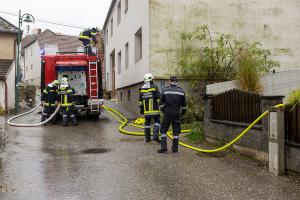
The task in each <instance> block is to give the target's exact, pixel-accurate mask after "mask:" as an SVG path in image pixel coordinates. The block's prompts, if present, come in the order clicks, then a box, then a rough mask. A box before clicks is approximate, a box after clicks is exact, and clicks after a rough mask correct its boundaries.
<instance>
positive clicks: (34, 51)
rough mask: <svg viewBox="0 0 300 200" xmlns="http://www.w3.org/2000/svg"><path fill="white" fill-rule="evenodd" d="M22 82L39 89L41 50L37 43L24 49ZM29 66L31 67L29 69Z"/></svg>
mask: <svg viewBox="0 0 300 200" xmlns="http://www.w3.org/2000/svg"><path fill="white" fill-rule="evenodd" d="M24 57H25V64H24V65H25V76H24V82H26V83H30V84H33V85H35V86H37V87H40V84H41V81H40V77H41V50H40V46H39V44H38V42H37V41H36V42H34V43H33V44H31V45H30V46H28V47H27V48H26V49H25V55H24ZM31 66H32V67H33V68H32V69H31Z"/></svg>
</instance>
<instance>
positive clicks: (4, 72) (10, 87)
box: [0, 59, 16, 111]
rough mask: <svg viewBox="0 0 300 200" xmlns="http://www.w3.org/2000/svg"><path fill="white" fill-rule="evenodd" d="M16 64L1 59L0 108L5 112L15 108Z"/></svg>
mask: <svg viewBox="0 0 300 200" xmlns="http://www.w3.org/2000/svg"><path fill="white" fill-rule="evenodd" d="M15 69H16V68H15V62H14V61H13V60H2V59H0V107H1V108H2V109H4V110H5V111H9V110H12V109H14V108H15Z"/></svg>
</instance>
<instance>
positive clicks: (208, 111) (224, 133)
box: [204, 96, 283, 161]
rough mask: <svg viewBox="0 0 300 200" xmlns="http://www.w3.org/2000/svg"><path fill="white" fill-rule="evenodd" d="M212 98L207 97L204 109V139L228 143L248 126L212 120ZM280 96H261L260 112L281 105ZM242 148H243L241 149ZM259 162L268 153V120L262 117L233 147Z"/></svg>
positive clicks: (265, 158) (264, 158) (265, 157)
mask: <svg viewBox="0 0 300 200" xmlns="http://www.w3.org/2000/svg"><path fill="white" fill-rule="evenodd" d="M212 97H213V96H207V97H206V99H205V108H204V131H205V135H206V137H207V138H208V140H209V139H213V140H218V141H224V142H229V141H232V140H233V139H234V138H236V137H237V136H238V135H239V134H240V133H241V132H242V131H243V130H244V129H246V128H247V127H248V126H249V124H245V123H237V122H230V121H220V120H212V119H211V115H212V106H211V101H212ZM282 98H283V97H282V96H263V97H262V100H261V110H262V112H264V111H266V110H268V108H269V107H271V106H275V105H277V104H279V103H282ZM243 147H244V148H243ZM234 148H235V149H236V150H240V151H241V152H242V153H246V154H248V155H250V156H253V157H255V158H257V159H260V160H265V161H266V160H267V154H266V153H267V152H268V118H267V117H264V118H263V119H262V121H261V124H259V125H255V126H254V127H253V128H252V129H251V130H250V131H249V132H248V133H247V134H246V135H245V136H244V137H242V138H241V139H240V140H239V141H238V142H237V143H236V146H235V147H234Z"/></svg>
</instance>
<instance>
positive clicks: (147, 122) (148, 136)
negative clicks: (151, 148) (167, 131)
mask: <svg viewBox="0 0 300 200" xmlns="http://www.w3.org/2000/svg"><path fill="white" fill-rule="evenodd" d="M152 119H153V121H154V128H153V140H155V141H159V128H160V116H159V115H154V116H145V138H146V141H151V121H152Z"/></svg>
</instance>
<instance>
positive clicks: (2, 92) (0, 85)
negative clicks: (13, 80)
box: [0, 81, 5, 109]
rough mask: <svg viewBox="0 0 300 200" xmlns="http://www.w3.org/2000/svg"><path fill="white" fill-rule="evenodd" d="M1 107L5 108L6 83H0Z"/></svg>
mask: <svg viewBox="0 0 300 200" xmlns="http://www.w3.org/2000/svg"><path fill="white" fill-rule="evenodd" d="M0 106H1V107H2V108H3V109H4V108H5V83H4V81H0Z"/></svg>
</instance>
